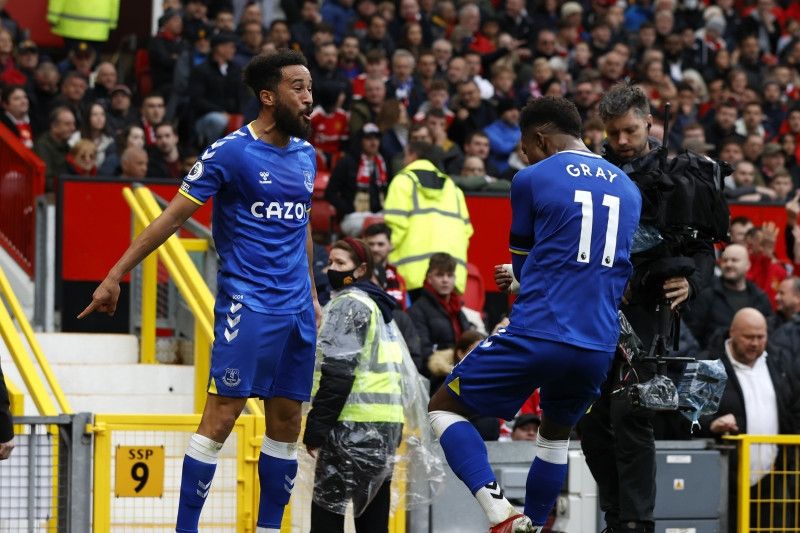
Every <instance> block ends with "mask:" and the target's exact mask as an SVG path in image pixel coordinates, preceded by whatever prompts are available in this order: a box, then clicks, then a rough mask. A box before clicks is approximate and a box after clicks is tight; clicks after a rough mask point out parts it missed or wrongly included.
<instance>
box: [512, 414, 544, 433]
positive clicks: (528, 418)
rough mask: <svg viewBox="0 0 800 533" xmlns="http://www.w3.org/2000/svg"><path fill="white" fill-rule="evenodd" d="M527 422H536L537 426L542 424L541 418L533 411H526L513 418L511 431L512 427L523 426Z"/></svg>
mask: <svg viewBox="0 0 800 533" xmlns="http://www.w3.org/2000/svg"><path fill="white" fill-rule="evenodd" d="M527 424H536V425H537V426H538V425H541V424H542V420H541V419H540V418H539V417H538V416H536V415H535V414H533V413H526V414H524V415H519V416H518V417H517V418H515V419H514V427H513V429H512V431H513V430H514V429H517V428H521V427H522V426H525V425H527Z"/></svg>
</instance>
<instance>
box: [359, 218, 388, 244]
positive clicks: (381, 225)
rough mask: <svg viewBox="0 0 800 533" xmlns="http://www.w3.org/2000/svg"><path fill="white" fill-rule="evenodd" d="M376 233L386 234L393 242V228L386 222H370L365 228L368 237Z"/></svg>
mask: <svg viewBox="0 0 800 533" xmlns="http://www.w3.org/2000/svg"><path fill="white" fill-rule="evenodd" d="M376 235H386V238H387V239H388V240H389V242H391V240H392V228H390V227H389V226H388V225H387V224H386V223H385V222H376V223H375V224H370V225H369V226H367V227H366V229H365V230H364V238H365V239H366V238H367V237H374V236H376Z"/></svg>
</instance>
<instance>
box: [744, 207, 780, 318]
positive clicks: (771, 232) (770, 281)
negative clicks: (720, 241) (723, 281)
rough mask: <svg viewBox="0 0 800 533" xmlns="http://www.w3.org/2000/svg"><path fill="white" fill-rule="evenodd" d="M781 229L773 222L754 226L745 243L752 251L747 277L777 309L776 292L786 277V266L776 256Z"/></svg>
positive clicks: (749, 250)
mask: <svg viewBox="0 0 800 533" xmlns="http://www.w3.org/2000/svg"><path fill="white" fill-rule="evenodd" d="M779 234H780V229H779V228H778V227H777V226H776V225H775V223H773V222H767V223H766V224H764V225H763V226H762V227H760V228H759V227H754V228H752V229H750V231H748V232H747V236H746V237H745V243H746V245H747V250H748V252H749V253H750V269H749V270H748V271H747V279H748V280H749V281H752V282H753V283H755V284H756V285H758V286H759V287H760V288H761V290H763V291H764V292H765V293H766V294H767V297H768V298H769V302H770V304H771V305H772V308H773V309H775V293H776V292H777V290H778V286H779V285H780V283H781V281H783V280H784V279H786V276H787V274H786V268H785V267H784V266H783V265H782V264H781V263H780V261H778V259H777V258H776V257H775V243H776V242H777V240H778V235H779Z"/></svg>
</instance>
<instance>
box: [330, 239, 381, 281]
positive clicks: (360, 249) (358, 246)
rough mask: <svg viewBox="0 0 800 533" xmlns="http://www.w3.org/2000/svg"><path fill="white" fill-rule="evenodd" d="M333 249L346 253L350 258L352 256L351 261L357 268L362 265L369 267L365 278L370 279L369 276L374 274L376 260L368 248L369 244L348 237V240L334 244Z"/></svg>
mask: <svg viewBox="0 0 800 533" xmlns="http://www.w3.org/2000/svg"><path fill="white" fill-rule="evenodd" d="M331 248H332V249H333V248H335V249H337V250H342V251H343V252H345V253H346V254H347V255H348V256H350V259H351V260H352V261H353V263H355V265H356V268H358V267H359V266H361V265H362V264H365V265H367V271H366V274H364V278H366V279H369V276H371V275H372V272H374V271H375V259H373V257H372V252H371V251H370V249H369V246H367V243H365V242H364V241H362V240H361V239H354V238H353V237H347V238H346V239H342V240H339V241H336V242H335V243H333V246H332V247H331Z"/></svg>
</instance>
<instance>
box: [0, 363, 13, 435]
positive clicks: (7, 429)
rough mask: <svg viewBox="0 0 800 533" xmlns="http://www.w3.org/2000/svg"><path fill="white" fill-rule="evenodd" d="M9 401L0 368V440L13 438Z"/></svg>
mask: <svg viewBox="0 0 800 533" xmlns="http://www.w3.org/2000/svg"><path fill="white" fill-rule="evenodd" d="M10 407H11V402H10V401H9V399H8V391H7V390H6V382H5V379H3V369H2V368H0V442H8V441H10V440H11V439H13V438H14V425H13V423H12V419H11V409H10Z"/></svg>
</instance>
